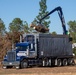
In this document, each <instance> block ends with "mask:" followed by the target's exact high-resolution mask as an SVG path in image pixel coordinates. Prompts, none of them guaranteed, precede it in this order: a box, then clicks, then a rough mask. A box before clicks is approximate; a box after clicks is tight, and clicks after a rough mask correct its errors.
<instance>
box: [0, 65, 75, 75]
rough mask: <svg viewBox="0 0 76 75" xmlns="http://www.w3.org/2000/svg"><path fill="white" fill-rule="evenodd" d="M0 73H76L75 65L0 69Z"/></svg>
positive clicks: (56, 74)
mask: <svg viewBox="0 0 76 75" xmlns="http://www.w3.org/2000/svg"><path fill="white" fill-rule="evenodd" d="M0 75H76V65H74V66H65V67H32V68H27V69H2V67H1V66H0Z"/></svg>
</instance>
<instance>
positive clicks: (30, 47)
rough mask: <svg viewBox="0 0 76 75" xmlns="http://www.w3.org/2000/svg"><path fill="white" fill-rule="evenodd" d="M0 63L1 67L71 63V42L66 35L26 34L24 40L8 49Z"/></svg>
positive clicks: (63, 64)
mask: <svg viewBox="0 0 76 75" xmlns="http://www.w3.org/2000/svg"><path fill="white" fill-rule="evenodd" d="M2 63H3V68H7V67H9V66H14V67H16V68H27V67H30V66H67V65H72V64H73V52H72V44H71V42H70V39H69V36H67V35H51V34H46V33H45V34H26V35H25V38H24V42H22V43H17V44H16V49H15V50H10V51H8V52H7V54H6V56H5V57H4V60H3V62H2Z"/></svg>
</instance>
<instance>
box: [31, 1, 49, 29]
mask: <svg viewBox="0 0 76 75" xmlns="http://www.w3.org/2000/svg"><path fill="white" fill-rule="evenodd" d="M46 1H47V0H41V1H40V2H39V5H40V9H39V14H38V16H36V18H35V19H34V21H33V22H32V23H34V24H36V25H37V23H38V22H39V21H40V19H41V18H42V17H44V16H45V15H46V14H48V13H49V12H48V11H47V5H46ZM49 18H50V16H48V17H46V18H45V19H43V20H42V22H41V24H42V25H44V26H45V27H46V28H48V27H49V24H50V21H49V20H48V19H49Z"/></svg>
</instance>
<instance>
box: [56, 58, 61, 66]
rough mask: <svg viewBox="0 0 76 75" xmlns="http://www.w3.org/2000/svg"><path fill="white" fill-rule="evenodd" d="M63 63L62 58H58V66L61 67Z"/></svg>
mask: <svg viewBox="0 0 76 75" xmlns="http://www.w3.org/2000/svg"><path fill="white" fill-rule="evenodd" d="M61 65H62V61H61V59H57V66H58V67H60V66H61Z"/></svg>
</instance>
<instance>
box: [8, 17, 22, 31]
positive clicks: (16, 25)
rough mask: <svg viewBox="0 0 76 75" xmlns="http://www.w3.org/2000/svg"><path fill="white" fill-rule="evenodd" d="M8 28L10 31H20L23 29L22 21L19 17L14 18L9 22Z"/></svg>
mask: <svg viewBox="0 0 76 75" xmlns="http://www.w3.org/2000/svg"><path fill="white" fill-rule="evenodd" d="M9 30H10V31H11V32H21V31H22V30H23V21H22V20H21V19H20V18H14V19H13V21H12V22H11V23H10V24H9Z"/></svg>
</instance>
